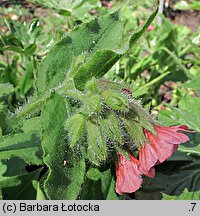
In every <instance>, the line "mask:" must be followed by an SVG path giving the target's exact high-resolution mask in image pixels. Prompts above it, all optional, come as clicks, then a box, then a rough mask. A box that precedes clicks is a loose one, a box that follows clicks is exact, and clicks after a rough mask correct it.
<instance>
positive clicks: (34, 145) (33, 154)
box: [0, 132, 42, 165]
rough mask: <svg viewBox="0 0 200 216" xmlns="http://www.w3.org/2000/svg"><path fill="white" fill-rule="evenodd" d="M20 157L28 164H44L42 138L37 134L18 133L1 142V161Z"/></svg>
mask: <svg viewBox="0 0 200 216" xmlns="http://www.w3.org/2000/svg"><path fill="white" fill-rule="evenodd" d="M11 157H20V158H22V159H23V160H24V161H25V162H27V163H28V164H38V165H39V164H42V159H41V157H42V149H41V146H40V138H39V137H38V135H37V134H36V133H32V132H29V133H18V134H14V135H10V136H6V137H4V138H3V141H2V142H0V159H9V158H11Z"/></svg>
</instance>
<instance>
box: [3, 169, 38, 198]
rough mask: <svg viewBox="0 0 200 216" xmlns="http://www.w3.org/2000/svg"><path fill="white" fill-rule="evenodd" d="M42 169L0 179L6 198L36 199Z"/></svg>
mask: <svg viewBox="0 0 200 216" xmlns="http://www.w3.org/2000/svg"><path fill="white" fill-rule="evenodd" d="M40 172H41V169H37V170H36V171H34V172H31V173H27V174H23V175H19V176H13V177H4V178H3V179H0V188H1V189H2V196H3V199H5V200H35V199H36V188H37V184H38V178H39V175H40Z"/></svg>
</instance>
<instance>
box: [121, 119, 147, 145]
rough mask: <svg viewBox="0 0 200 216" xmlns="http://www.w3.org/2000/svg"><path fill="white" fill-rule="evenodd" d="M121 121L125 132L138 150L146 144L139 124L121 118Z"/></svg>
mask: <svg viewBox="0 0 200 216" xmlns="http://www.w3.org/2000/svg"><path fill="white" fill-rule="evenodd" d="M121 119H122V121H123V123H124V126H125V129H126V131H127V132H128V134H129V136H130V137H131V139H132V141H133V142H134V143H135V144H136V146H137V147H138V148H140V147H141V145H144V144H145V143H146V142H148V140H147V138H146V137H145V135H144V131H143V127H142V126H141V124H140V123H138V122H136V121H134V120H132V119H129V118H126V117H121Z"/></svg>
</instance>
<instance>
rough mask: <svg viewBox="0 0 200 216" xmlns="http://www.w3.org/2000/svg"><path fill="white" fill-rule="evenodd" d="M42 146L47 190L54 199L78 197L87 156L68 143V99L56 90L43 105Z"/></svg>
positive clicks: (48, 194) (45, 187) (45, 188)
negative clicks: (65, 99) (66, 129)
mask: <svg viewBox="0 0 200 216" xmlns="http://www.w3.org/2000/svg"><path fill="white" fill-rule="evenodd" d="M41 118H42V128H43V134H42V146H43V149H44V162H45V164H46V165H47V166H48V167H49V174H48V177H47V179H46V181H45V184H44V190H45V192H46V194H47V196H48V197H49V198H50V199H76V198H77V196H78V194H79V190H80V187H81V184H82V182H83V177H84V173H85V163H84V159H82V158H80V157H79V156H78V155H77V152H72V151H71V150H70V149H69V146H68V145H67V143H66V140H65V136H66V134H65V133H66V132H65V130H64V123H65V120H66V118H67V110H66V107H65V102H64V99H63V98H62V97H61V96H59V95H58V94H56V93H52V94H51V96H50V98H49V99H48V100H47V103H46V104H45V106H44V108H43V109H42V115H41Z"/></svg>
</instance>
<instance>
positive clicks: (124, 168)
mask: <svg viewBox="0 0 200 216" xmlns="http://www.w3.org/2000/svg"><path fill="white" fill-rule="evenodd" d="M129 156H130V159H126V158H125V157H124V156H123V155H122V154H120V153H119V154H118V157H119V161H120V164H118V163H117V164H116V177H117V180H116V186H115V190H116V192H117V193H118V194H120V195H121V194H122V193H133V192H135V191H137V190H138V189H139V188H140V186H141V184H142V181H143V179H142V177H141V174H142V173H141V172H140V171H139V170H138V165H139V161H138V160H137V159H136V158H134V157H133V156H132V155H129Z"/></svg>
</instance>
